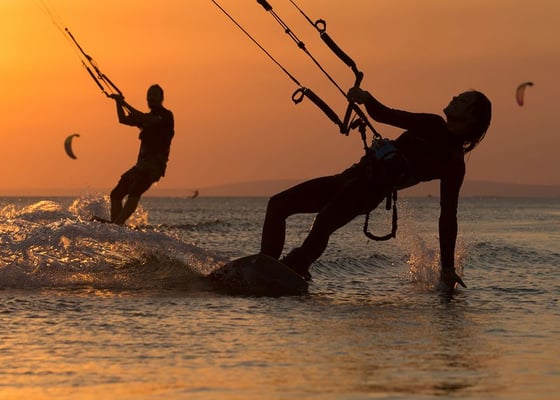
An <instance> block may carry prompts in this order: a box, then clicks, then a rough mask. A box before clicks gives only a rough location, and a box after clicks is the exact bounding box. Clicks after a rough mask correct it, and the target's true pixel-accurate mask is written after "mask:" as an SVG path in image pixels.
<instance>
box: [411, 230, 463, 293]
mask: <svg viewBox="0 0 560 400" xmlns="http://www.w3.org/2000/svg"><path fill="white" fill-rule="evenodd" d="M412 245H413V248H412V251H411V253H410V256H409V258H408V261H407V263H408V265H409V271H408V276H409V279H410V280H411V281H412V282H414V283H416V284H419V285H421V286H423V287H424V288H426V289H429V290H432V289H435V288H437V286H438V284H439V282H440V281H439V276H440V269H441V267H440V254H439V249H434V248H430V247H429V246H428V245H427V244H426V243H425V242H424V241H423V240H422V239H421V238H419V237H415V239H414V240H413V241H412ZM455 253H456V254H455V270H456V271H457V274H458V275H459V276H462V275H463V264H464V263H463V261H464V258H465V254H466V246H465V244H464V243H463V242H461V241H458V242H457V246H456V251H455Z"/></svg>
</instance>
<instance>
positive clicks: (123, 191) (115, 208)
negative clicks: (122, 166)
mask: <svg viewBox="0 0 560 400" xmlns="http://www.w3.org/2000/svg"><path fill="white" fill-rule="evenodd" d="M129 185H130V180H129V179H128V178H127V176H126V174H125V175H123V176H122V177H121V179H120V180H119V183H117V186H116V187H115V188H114V189H113V190H112V191H111V222H115V220H116V219H117V218H118V216H119V215H120V213H121V211H122V208H123V205H122V201H123V199H124V197H125V196H126V195H127V194H128V187H129Z"/></svg>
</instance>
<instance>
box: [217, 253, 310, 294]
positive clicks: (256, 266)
mask: <svg viewBox="0 0 560 400" xmlns="http://www.w3.org/2000/svg"><path fill="white" fill-rule="evenodd" d="M208 278H209V279H211V280H212V281H214V282H215V283H216V284H217V285H218V287H220V288H222V289H224V290H225V291H227V292H231V293H238V294H246V295H255V296H286V295H297V294H303V293H306V292H307V287H308V285H307V282H306V281H305V280H304V279H303V278H302V277H301V276H300V275H298V274H297V273H296V272H294V271H293V270H291V269H290V268H289V267H287V266H286V265H284V264H282V263H281V262H280V261H278V260H276V259H274V258H272V257H269V256H266V255H264V254H254V255H252V256H247V257H242V258H239V259H237V260H233V261H230V262H229V263H227V264H225V265H223V266H221V267H220V268H218V269H217V270H215V271H214V272H212V273H211V274H210V275H209V276H208Z"/></svg>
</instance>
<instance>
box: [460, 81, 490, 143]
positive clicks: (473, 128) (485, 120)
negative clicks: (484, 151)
mask: <svg viewBox="0 0 560 400" xmlns="http://www.w3.org/2000/svg"><path fill="white" fill-rule="evenodd" d="M471 93H473V94H474V95H475V96H476V100H475V102H474V103H473V104H472V110H471V112H472V116H473V119H472V121H471V122H470V123H469V132H468V133H467V134H466V135H465V138H464V141H463V149H464V151H465V153H468V152H469V151H471V150H472V149H474V148H475V147H476V146H477V145H478V144H479V143H480V142H481V141H482V139H484V136H485V135H486V131H487V130H488V127H489V126H490V120H491V119H492V103H491V102H490V100H489V99H488V97H486V96H485V95H484V94H483V93H481V92H478V91H476V90H472V91H471Z"/></svg>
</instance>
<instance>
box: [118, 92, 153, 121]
mask: <svg viewBox="0 0 560 400" xmlns="http://www.w3.org/2000/svg"><path fill="white" fill-rule="evenodd" d="M111 98H112V99H114V100H115V104H116V105H117V116H118V118H119V123H121V124H124V125H130V126H137V127H143V126H145V125H146V124H150V123H151V124H153V123H157V122H159V121H160V120H161V117H160V116H158V115H151V114H147V113H143V112H142V111H138V110H137V109H135V108H134V107H132V106H131V105H130V104H128V103H127V102H126V101H125V100H124V97H122V96H121V95H112V96H111Z"/></svg>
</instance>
